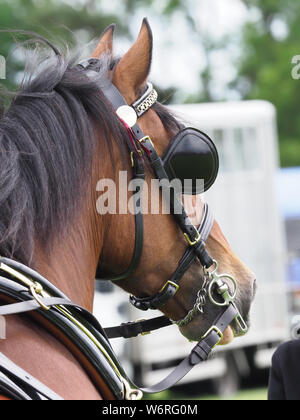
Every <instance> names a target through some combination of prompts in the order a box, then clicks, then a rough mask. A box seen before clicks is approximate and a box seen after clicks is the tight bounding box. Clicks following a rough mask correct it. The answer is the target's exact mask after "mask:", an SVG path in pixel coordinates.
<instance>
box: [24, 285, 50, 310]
mask: <svg viewBox="0 0 300 420" xmlns="http://www.w3.org/2000/svg"><path fill="white" fill-rule="evenodd" d="M29 289H30V293H31V294H32V296H33V297H34V299H35V300H36V301H37V303H38V304H39V305H40V306H41V307H42V308H43V309H45V311H49V310H50V309H51V308H50V306H47V305H45V304H44V303H43V302H42V300H41V299H40V297H39V296H38V294H39V295H40V296H42V297H45V294H44V293H45V291H44V289H43V286H42V285H41V284H40V283H38V282H35V283H32V284H31V286H30V287H29Z"/></svg>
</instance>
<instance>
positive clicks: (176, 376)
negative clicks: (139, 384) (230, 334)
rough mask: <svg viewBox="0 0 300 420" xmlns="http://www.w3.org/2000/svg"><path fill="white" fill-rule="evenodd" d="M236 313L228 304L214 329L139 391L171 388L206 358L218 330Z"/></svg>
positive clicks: (216, 340)
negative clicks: (168, 370)
mask: <svg viewBox="0 0 300 420" xmlns="http://www.w3.org/2000/svg"><path fill="white" fill-rule="evenodd" d="M236 315H237V311H236V309H235V308H234V307H233V306H232V305H229V306H228V308H227V309H226V310H225V311H224V312H223V314H222V315H221V316H220V317H219V318H218V319H217V320H216V322H215V324H214V326H215V329H211V330H210V332H209V333H208V334H207V336H206V337H205V338H203V339H202V340H201V341H200V342H199V343H198V344H197V345H196V346H195V347H194V348H193V350H192V351H191V353H190V354H189V356H188V357H186V358H185V359H184V360H183V361H182V362H181V363H180V364H179V365H178V366H177V367H176V368H175V369H174V370H173V371H172V372H171V373H170V374H169V375H168V376H167V377H166V378H165V379H163V380H162V381H161V382H159V383H158V384H156V385H154V386H151V387H149V388H139V389H140V390H141V391H143V392H145V393H148V394H152V393H158V392H162V391H164V390H166V389H169V388H171V387H172V386H174V385H175V384H176V383H177V382H179V381H180V380H181V379H182V378H183V377H184V376H185V375H186V374H187V373H189V372H190V371H191V370H192V369H193V367H194V366H196V365H198V364H199V363H202V362H204V361H205V360H207V359H208V357H209V355H210V354H211V352H212V350H213V349H214V347H215V346H216V345H217V344H218V343H219V342H220V339H221V337H220V335H219V334H218V333H217V330H219V331H220V332H221V333H224V331H225V329H226V328H227V327H228V326H229V325H230V324H231V322H232V321H233V320H234V319H235V317H236Z"/></svg>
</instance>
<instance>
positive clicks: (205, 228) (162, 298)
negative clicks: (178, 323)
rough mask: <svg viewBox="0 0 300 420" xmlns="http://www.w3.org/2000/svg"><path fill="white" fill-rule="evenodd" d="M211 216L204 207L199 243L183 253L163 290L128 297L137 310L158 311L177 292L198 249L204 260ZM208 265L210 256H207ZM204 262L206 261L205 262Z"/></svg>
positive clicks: (207, 207) (199, 230)
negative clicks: (138, 296)
mask: <svg viewBox="0 0 300 420" xmlns="http://www.w3.org/2000/svg"><path fill="white" fill-rule="evenodd" d="M213 221H214V218H213V214H212V212H211V210H210V208H209V206H208V205H207V204H205V205H204V209H203V216H202V220H201V223H200V226H199V228H198V233H199V235H200V236H201V241H199V242H198V243H197V244H196V245H195V246H190V247H189V248H188V249H187V250H186V251H185V253H184V255H183V257H182V258H181V260H180V261H179V263H178V266H177V268H176V270H175V271H174V273H173V274H172V276H171V278H170V280H169V281H168V282H167V283H166V285H165V287H164V289H163V290H162V291H160V292H158V293H156V294H155V295H152V296H148V297H144V298H137V297H135V296H132V295H131V296H130V302H131V304H132V305H133V306H135V307H136V308H137V309H140V310H142V311H147V310H148V309H158V308H161V307H162V306H163V305H165V304H166V303H167V302H168V301H169V300H170V299H171V298H172V297H173V296H174V295H175V294H176V292H177V290H178V283H179V281H180V279H181V278H182V276H183V275H184V273H185V272H186V271H187V270H188V269H189V267H190V266H191V264H192V263H193V262H194V261H195V259H196V258H197V257H198V251H199V247H202V248H203V249H202V248H201V250H200V252H201V258H202V262H203V260H204V259H205V258H206V249H205V242H206V240H207V238H208V236H209V234H210V231H211V229H212V225H213ZM208 258H209V260H208V262H207V263H208V264H210V256H208ZM205 261H206V260H205Z"/></svg>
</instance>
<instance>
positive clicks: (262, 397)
mask: <svg viewBox="0 0 300 420" xmlns="http://www.w3.org/2000/svg"><path fill="white" fill-rule="evenodd" d="M267 393H268V390H267V389H266V388H257V389H250V390H242V391H239V392H238V393H237V394H234V395H229V396H224V397H220V396H215V395H204V396H200V397H194V396H193V397H192V398H191V397H189V396H188V395H187V394H185V395H179V394H177V393H172V392H169V391H165V392H161V393H160V394H155V395H153V396H152V397H149V396H147V398H145V399H149V400H169V401H171V400H172V401H173V400H190V399H192V400H198V401H199V400H200V401H212V400H220V401H224V400H227V401H266V400H267Z"/></svg>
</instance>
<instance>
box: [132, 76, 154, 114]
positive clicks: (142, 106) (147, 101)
mask: <svg viewBox="0 0 300 420" xmlns="http://www.w3.org/2000/svg"><path fill="white" fill-rule="evenodd" d="M147 85H148V88H147V90H146V92H145V93H144V94H143V95H142V96H141V97H140V98H139V99H138V100H137V101H136V102H134V103H133V104H132V105H131V106H132V108H133V109H134V110H135V112H136V115H137V116H138V118H139V117H141V116H142V115H143V114H144V113H145V112H147V111H148V109H149V108H151V107H152V106H153V105H154V104H155V102H156V101H157V98H158V94H157V92H156V90H155V89H154V88H153V85H152V83H147Z"/></svg>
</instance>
